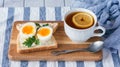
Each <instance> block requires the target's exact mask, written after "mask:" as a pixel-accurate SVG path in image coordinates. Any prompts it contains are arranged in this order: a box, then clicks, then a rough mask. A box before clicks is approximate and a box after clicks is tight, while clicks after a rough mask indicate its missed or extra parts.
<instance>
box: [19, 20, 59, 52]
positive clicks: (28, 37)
mask: <svg viewBox="0 0 120 67" xmlns="http://www.w3.org/2000/svg"><path fill="white" fill-rule="evenodd" d="M57 27H58V23H35V22H27V23H24V24H18V25H17V29H18V31H19V34H18V36H17V52H18V53H30V52H35V51H40V50H47V49H54V48H57V47H58V46H57V42H56V40H55V38H54V36H53V33H54V32H55V30H56V29H57Z"/></svg>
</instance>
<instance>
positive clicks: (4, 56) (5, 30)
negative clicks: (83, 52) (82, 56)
mask: <svg viewBox="0 0 120 67" xmlns="http://www.w3.org/2000/svg"><path fill="white" fill-rule="evenodd" d="M68 10H70V8H69V7H52V8H51V7H47V8H45V7H40V8H37V7H36V8H35V7H34V8H33V7H31V8H28V7H25V8H23V7H19V8H0V67H120V52H119V51H117V50H113V49H110V50H106V49H104V50H103V60H101V61H44V60H43V61H11V60H9V59H8V48H9V40H10V35H11V34H10V33H11V28H12V24H13V22H14V21H17V20H53V21H54V20H63V17H64V14H65V13H66V12H67V11H68Z"/></svg>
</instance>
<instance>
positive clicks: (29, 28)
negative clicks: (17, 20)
mask: <svg viewBox="0 0 120 67" xmlns="http://www.w3.org/2000/svg"><path fill="white" fill-rule="evenodd" d="M33 30H34V28H33V26H30V25H29V26H25V27H23V29H22V32H23V33H24V34H31V33H33Z"/></svg>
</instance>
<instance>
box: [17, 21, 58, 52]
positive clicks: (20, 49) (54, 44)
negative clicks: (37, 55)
mask: <svg viewBox="0 0 120 67" xmlns="http://www.w3.org/2000/svg"><path fill="white" fill-rule="evenodd" d="M40 24H46V23H40ZM48 24H49V25H50V26H51V27H52V28H53V33H54V32H55V31H56V29H57V27H58V23H48ZM20 40H22V39H21V37H20V35H19V34H18V36H17V52H18V53H31V52H36V51H42V50H48V49H55V48H57V47H58V45H57V41H56V40H55V38H54V36H52V38H51V39H50V40H48V41H47V42H43V43H42V44H40V45H35V46H32V47H26V46H24V45H23V44H22V43H21V42H20Z"/></svg>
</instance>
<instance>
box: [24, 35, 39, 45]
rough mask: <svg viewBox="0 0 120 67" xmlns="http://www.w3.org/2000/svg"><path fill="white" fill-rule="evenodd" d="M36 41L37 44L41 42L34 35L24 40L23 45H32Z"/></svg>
mask: <svg viewBox="0 0 120 67" xmlns="http://www.w3.org/2000/svg"><path fill="white" fill-rule="evenodd" d="M34 42H35V44H36V45H38V44H40V41H39V39H36V38H35V36H32V37H29V38H27V39H26V40H25V42H23V45H25V46H27V47H31V46H32V44H33V43H34Z"/></svg>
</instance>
